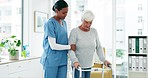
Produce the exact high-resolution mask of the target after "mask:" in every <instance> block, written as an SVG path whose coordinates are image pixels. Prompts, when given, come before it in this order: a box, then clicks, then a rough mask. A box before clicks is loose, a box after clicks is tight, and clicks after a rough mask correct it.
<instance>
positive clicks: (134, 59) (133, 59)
mask: <svg viewBox="0 0 148 78" xmlns="http://www.w3.org/2000/svg"><path fill="white" fill-rule="evenodd" d="M132 71H136V56H132Z"/></svg>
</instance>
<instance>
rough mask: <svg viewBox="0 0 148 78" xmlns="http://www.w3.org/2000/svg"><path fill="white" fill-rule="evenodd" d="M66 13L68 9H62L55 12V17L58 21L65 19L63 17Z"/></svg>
mask: <svg viewBox="0 0 148 78" xmlns="http://www.w3.org/2000/svg"><path fill="white" fill-rule="evenodd" d="M67 13H68V7H66V8H62V9H61V10H59V11H58V10H57V16H58V17H59V18H60V19H65V17H66V16H67Z"/></svg>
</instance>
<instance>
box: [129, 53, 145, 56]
mask: <svg viewBox="0 0 148 78" xmlns="http://www.w3.org/2000/svg"><path fill="white" fill-rule="evenodd" d="M128 55H129V56H147V53H129V54H128Z"/></svg>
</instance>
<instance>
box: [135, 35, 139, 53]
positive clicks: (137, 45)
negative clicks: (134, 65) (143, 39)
mask: <svg viewBox="0 0 148 78" xmlns="http://www.w3.org/2000/svg"><path fill="white" fill-rule="evenodd" d="M135 41H136V42H135V43H136V45H135V49H136V50H135V53H139V38H136V40H135Z"/></svg>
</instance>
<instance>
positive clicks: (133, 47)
mask: <svg viewBox="0 0 148 78" xmlns="http://www.w3.org/2000/svg"><path fill="white" fill-rule="evenodd" d="M135 42H136V40H135V38H132V53H135Z"/></svg>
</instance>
